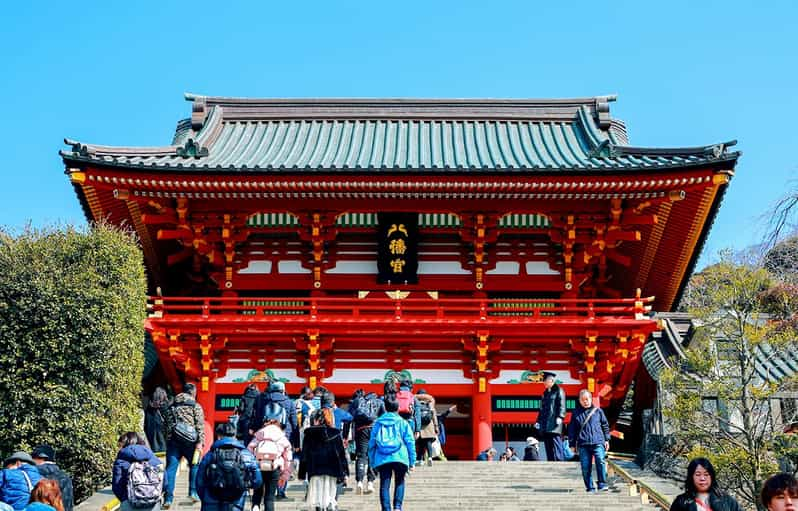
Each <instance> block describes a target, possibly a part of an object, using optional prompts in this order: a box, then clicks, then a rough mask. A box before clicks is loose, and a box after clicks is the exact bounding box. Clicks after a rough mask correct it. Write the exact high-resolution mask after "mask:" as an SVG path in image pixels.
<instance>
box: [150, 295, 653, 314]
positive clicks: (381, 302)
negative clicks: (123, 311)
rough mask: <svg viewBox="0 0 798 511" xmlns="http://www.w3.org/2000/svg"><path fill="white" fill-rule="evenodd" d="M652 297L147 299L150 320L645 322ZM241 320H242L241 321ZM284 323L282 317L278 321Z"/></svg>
mask: <svg viewBox="0 0 798 511" xmlns="http://www.w3.org/2000/svg"><path fill="white" fill-rule="evenodd" d="M653 301H654V298H653V297H647V298H620V299H603V298H591V299H581V298H575V299H557V300H555V299H545V298H543V299H534V298H521V299H506V298H497V299H475V298H444V299H438V300H433V299H425V298H408V299H403V300H402V299H391V298H370V297H367V298H364V299H358V298H296V297H246V298H241V297H233V298H216V297H214V298H211V297H151V298H150V299H149V302H148V309H149V312H150V317H151V318H165V319H166V318H169V317H172V318H175V319H177V318H187V317H191V316H193V317H199V318H210V317H214V318H218V319H222V317H235V318H237V319H248V318H246V316H250V317H251V318H252V319H253V320H256V319H257V320H269V319H272V320H276V319H279V318H280V317H281V316H295V315H301V316H309V317H310V319H313V320H316V319H318V320H321V319H341V318H348V319H358V318H361V319H366V318H368V319H395V320H399V319H403V318H406V319H440V320H487V319H488V318H490V317H492V316H518V317H528V318H532V319H544V318H549V319H551V318H558V317H560V318H565V317H579V318H588V319H591V318H623V319H648V317H643V315H644V314H646V313H647V312H649V311H650V310H651V305H650V304H651V303H652V302H653ZM242 316H244V317H242ZM283 319H285V318H283Z"/></svg>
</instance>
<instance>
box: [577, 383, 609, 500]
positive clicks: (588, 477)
mask: <svg viewBox="0 0 798 511" xmlns="http://www.w3.org/2000/svg"><path fill="white" fill-rule="evenodd" d="M579 404H580V405H581V406H582V407H581V408H580V409H578V410H575V411H574V414H573V416H572V417H571V423H570V424H569V425H568V439H569V440H570V443H571V445H573V446H574V447H575V448H576V449H577V450H578V451H579V461H580V463H581V464H582V479H584V481H585V489H586V490H587V491H588V492H594V491H596V490H595V489H594V488H593V467H592V466H591V465H592V461H593V458H596V479H598V491H607V490H608V489H609V488H608V487H607V465H606V462H605V458H606V456H607V450H608V449H609V448H610V425H609V423H608V422H607V417H606V416H605V415H604V411H603V410H602V409H601V408H599V407H597V406H593V395H592V394H591V393H590V391H589V390H587V389H582V390H581V391H580V392H579Z"/></svg>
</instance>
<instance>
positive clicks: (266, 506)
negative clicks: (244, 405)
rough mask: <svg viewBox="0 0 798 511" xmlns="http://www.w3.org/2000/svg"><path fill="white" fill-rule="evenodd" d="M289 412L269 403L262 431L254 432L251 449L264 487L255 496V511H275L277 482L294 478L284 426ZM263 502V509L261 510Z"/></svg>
mask: <svg viewBox="0 0 798 511" xmlns="http://www.w3.org/2000/svg"><path fill="white" fill-rule="evenodd" d="M285 413H286V411H285V410H284V409H283V407H282V406H280V405H279V404H277V403H269V404H268V405H267V406H266V410H265V412H264V420H263V427H262V428H261V429H259V430H258V431H256V432H255V435H254V436H253V437H252V440H251V441H250V442H249V445H248V448H249V450H250V451H252V453H253V454H254V455H255V459H256V460H257V461H258V465H259V466H260V471H261V476H263V485H262V486H260V487H259V488H256V489H255V491H254V492H253V494H252V511H261V510H263V511H274V500H275V496H276V493H277V484H278V482H282V483H285V482H287V481H288V478H289V477H290V476H291V458H292V454H291V452H292V448H291V442H290V441H289V440H288V438H287V437H286V436H285V432H283V429H282V427H281V426H280V425H281V424H283V423H284V420H285ZM261 501H262V505H263V507H260V506H261Z"/></svg>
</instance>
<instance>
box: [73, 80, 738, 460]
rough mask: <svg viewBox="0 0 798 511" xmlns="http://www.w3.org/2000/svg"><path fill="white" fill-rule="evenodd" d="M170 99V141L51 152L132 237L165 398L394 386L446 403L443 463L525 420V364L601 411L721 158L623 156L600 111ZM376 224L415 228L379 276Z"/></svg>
mask: <svg viewBox="0 0 798 511" xmlns="http://www.w3.org/2000/svg"><path fill="white" fill-rule="evenodd" d="M187 99H188V100H189V101H190V102H191V104H192V112H191V118H190V119H186V120H183V121H180V122H179V123H178V127H177V130H176V133H175V136H174V140H173V141H172V144H171V145H168V146H163V147H107V146H97V145H90V144H83V143H80V142H75V141H69V140H68V141H67V143H68V144H69V145H70V146H71V147H70V148H69V149H68V150H65V151H62V152H61V155H62V157H63V160H64V162H65V165H66V173H67V175H68V176H69V178H70V179H71V181H72V183H73V184H74V187H75V190H76V192H77V195H78V197H79V199H80V201H81V203H82V205H83V207H84V210H85V212H86V216H87V217H88V219H89V220H92V221H93V220H99V219H106V220H108V221H110V222H113V223H115V224H120V225H121V224H126V225H130V226H133V228H135V230H136V233H137V234H138V236H139V238H140V240H141V246H142V249H143V253H144V258H145V262H146V266H147V269H148V276H149V284H150V289H151V292H152V297H151V299H150V303H149V306H150V311H149V318H148V319H147V321H146V325H145V328H146V330H147V331H148V332H149V333H150V335H151V338H152V341H153V343H154V345H155V347H156V349H157V352H158V356H159V359H160V365H161V368H162V371H163V373H164V375H165V376H166V378H167V379H168V381H169V382H170V383H171V384H172V385H173V386H175V387H177V386H178V384H179V383H180V382H181V381H186V380H190V381H196V382H197V383H198V384H199V389H200V392H199V401H200V402H201V403H202V405H203V406H204V408H205V410H206V411H209V412H210V413H209V414H208V415H209V416H210V417H212V418H213V420H214V421H216V422H219V421H223V420H226V418H227V416H228V415H229V413H230V412H229V409H230V407H231V406H232V404H233V403H234V402H235V398H236V397H237V396H238V395H240V393H241V392H242V390H243V388H244V386H245V385H246V383H247V382H249V381H258V380H260V379H262V378H264V377H265V376H268V377H269V378H278V379H280V380H282V381H284V382H286V386H287V390H288V392H289V394H296V393H297V392H298V391H299V388H300V387H301V386H303V385H310V386H311V387H313V386H316V385H322V384H323V385H324V386H326V387H328V388H330V389H332V390H333V391H334V392H335V393H336V395H337V396H338V397H339V398H340V399H342V400H343V399H345V398H347V397H348V396H349V395H351V393H352V392H353V391H354V390H355V389H357V388H367V389H371V390H375V391H377V392H381V389H382V382H383V381H384V379H385V377H386V376H387V375H388V374H389V373H390V372H403V373H404V374H405V376H407V377H409V378H411V379H413V380H414V381H415V382H416V383H415V385H416V388H417V389H418V388H422V387H423V388H425V389H426V390H427V391H428V392H430V393H431V394H433V395H435V396H436V398H437V401H438V403H439V404H440V406H441V407H444V406H448V405H449V404H452V403H457V404H458V413H457V414H455V415H454V416H453V418H452V421H451V426H450V428H449V429H450V442H449V444H450V445H449V447H448V449H447V450H448V451H449V453H451V455H452V457H461V458H470V457H471V456H472V455H473V454H475V453H476V452H478V451H479V450H481V449H484V448H485V447H486V446H488V445H490V443H491V442H492V431H493V429H492V428H494V427H495V426H496V425H502V424H504V425H509V424H516V425H517V424H531V423H532V422H534V418H535V416H536V413H537V412H536V410H537V408H536V407H537V406H538V403H537V400H536V399H537V397H538V396H539V395H540V394H541V392H542V383H540V376H541V372H542V371H543V370H547V371H553V372H555V373H556V374H557V375H558V379H559V380H560V382H561V384H562V386H563V387H564V388H565V390H566V393H567V395H568V397H569V401H570V400H571V399H574V400H575V398H576V395H577V393H578V390H579V389H580V388H583V387H587V388H589V389H591V390H593V391H594V392H596V393H597V395H598V396H600V399H601V400H602V405H603V406H605V407H607V409H608V411H609V412H610V413H609V415H610V417H615V416H617V413H618V412H619V410H620V406H621V404H622V402H623V400H624V398H625V396H626V394H627V391H628V390H629V387H630V385H631V384H632V382H633V381H635V379H636V378H637V379H638V380H641V378H644V376H639V372H638V367H639V362H640V355H641V351H642V348H643V345H644V343H645V342H646V340H647V339H648V337H649V335H650V334H651V333H652V332H653V331H654V330H656V329H657V328H658V324H657V321H656V319H655V318H654V317H653V312H654V311H669V310H671V309H672V308H673V307H674V305H675V303H676V302H677V300H678V298H679V296H680V294H681V292H682V289H683V287H684V285H685V284H686V281H687V278H688V277H689V274H690V272H691V271H692V268H693V265H694V264H695V262H696V259H697V257H698V255H699V252H700V249H701V246H702V244H703V241H704V239H705V238H706V235H707V232H708V230H709V227H710V225H711V222H712V220H713V218H714V215H715V213H716V211H717V208H718V207H719V204H720V201H721V198H722V196H723V192H724V190H725V188H726V186H727V184H728V182H729V179H730V177H731V176H732V175H733V170H734V166H735V164H736V161H737V158H738V156H739V153H736V152H730V151H728V150H727V148H728V146H730V145H733V144H732V143H729V144H717V145H713V146H702V147H694V148H645V147H634V146H630V145H629V144H628V141H627V136H626V128H625V125H624V124H623V122H621V121H619V120H616V119H612V118H611V116H610V114H609V103H610V102H611V101H614V99H615V98H614V97H606V96H605V97H595V98H585V99H572V100H328V99H311V100H274V99H241V98H223V97H205V96H195V95H188V96H187ZM390 214H395V215H400V216H401V218H403V219H406V220H403V222H405V223H407V226H406V227H407V228H410V227H411V224H412V227H413V228H414V229H415V230H413V231H411V233H412V234H413V236H412V237H413V239H412V240H410V239H407V240H406V239H405V238H395V239H394V240H393V242H392V243H391V244H390V246H388V245H386V247H387V248H385V250H387V252H386V253H387V254H388V255H387V259H386V260H385V261H382V259H381V257H382V256H380V255H379V254H380V253H381V252H380V250H382V249H381V248H380V246H381V245H380V243H382V242H383V241H386V239H381V236H382V235H381V234H380V233H382V232H384V231H381V230H380V225H381V218H387V217H388V215H390ZM389 221H390V220H389ZM391 226H393V227H394V231H392V232H394V233H396V232H398V230H399V229H400V227H405V225H404V223H394V224H391ZM396 239H400V240H401V241H395V240H396ZM405 241H407V242H408V243H410V242H412V244H413V250H412V254H411V253H410V252H405V250H408V248H407V246H405ZM410 256H412V258H413V261H411V260H410V259H405V258H406V257H410ZM378 260H380V261H382V264H383V266H382V267H381V268H387V269H386V270H384V271H387V272H388V273H387V277H386V276H385V275H383V274H380V276H379V277H378V268H380V266H379V264H378ZM416 261H417V270H416V271H415V272H413V275H412V277H411V278H410V279H408V278H407V277H404V276H403V277H401V278H395V279H393V278H391V272H392V271H395V272H396V275H404V274H403V273H402V272H403V271H404V270H406V268H405V265H406V264H407V265H409V266H408V267H410V266H414V265H415V262H416ZM645 383H646V382H639V384H641V385H644V384H645ZM573 404H574V403H571V405H572V406H573Z"/></svg>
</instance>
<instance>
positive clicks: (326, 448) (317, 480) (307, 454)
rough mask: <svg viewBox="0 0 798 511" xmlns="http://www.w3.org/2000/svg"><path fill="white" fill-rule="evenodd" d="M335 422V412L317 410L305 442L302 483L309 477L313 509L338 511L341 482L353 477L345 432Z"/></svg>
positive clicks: (312, 415) (301, 469) (301, 473)
mask: <svg viewBox="0 0 798 511" xmlns="http://www.w3.org/2000/svg"><path fill="white" fill-rule="evenodd" d="M328 410H329V409H328ZM334 420H335V419H334V418H333V416H332V413H331V410H330V411H327V410H323V409H319V410H314V411H313V413H312V414H311V418H310V424H311V425H310V426H309V427H307V428H306V429H305V433H304V439H303V440H302V458H301V460H300V463H299V474H298V475H299V480H300V481H301V480H303V479H305V476H307V477H308V480H309V481H308V494H307V499H308V502H307V504H308V505H309V506H310V509H313V507H316V508H317V509H318V508H321V509H327V507H332V508H333V509H335V507H336V505H337V503H336V501H335V495H336V489H337V488H336V487H337V483H339V482H342V481H343V480H344V479H345V478H346V477H347V476H348V475H349V465H348V463H347V460H346V452H344V442H343V438H341V430H339V429H336V428H334V427H333V424H334Z"/></svg>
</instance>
